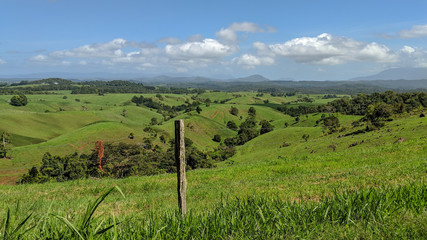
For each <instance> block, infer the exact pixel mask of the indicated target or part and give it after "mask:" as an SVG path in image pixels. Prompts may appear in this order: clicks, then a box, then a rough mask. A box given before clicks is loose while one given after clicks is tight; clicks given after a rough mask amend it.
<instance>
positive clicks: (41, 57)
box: [30, 54, 47, 62]
mask: <svg viewBox="0 0 427 240" xmlns="http://www.w3.org/2000/svg"><path fill="white" fill-rule="evenodd" d="M30 60H31V61H35V62H45V61H47V56H46V55H43V54H39V55H37V56H34V57H32V58H30Z"/></svg>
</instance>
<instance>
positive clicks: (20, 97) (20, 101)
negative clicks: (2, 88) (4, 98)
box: [10, 94, 28, 107]
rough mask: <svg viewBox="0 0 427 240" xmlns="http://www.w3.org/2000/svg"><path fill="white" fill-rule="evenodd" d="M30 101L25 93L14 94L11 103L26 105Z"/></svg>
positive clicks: (13, 104)
mask: <svg viewBox="0 0 427 240" xmlns="http://www.w3.org/2000/svg"><path fill="white" fill-rule="evenodd" d="M27 103H28V99H27V97H26V96H25V95H24V94H21V95H18V96H13V97H12V98H11V99H10V105H12V106H18V107H19V106H25V105H27Z"/></svg>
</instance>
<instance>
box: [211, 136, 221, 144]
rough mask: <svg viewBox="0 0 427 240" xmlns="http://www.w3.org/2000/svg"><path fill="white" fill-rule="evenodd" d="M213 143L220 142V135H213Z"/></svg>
mask: <svg viewBox="0 0 427 240" xmlns="http://www.w3.org/2000/svg"><path fill="white" fill-rule="evenodd" d="M212 140H213V141H214V142H221V135H219V134H215V135H214V136H213V138H212Z"/></svg>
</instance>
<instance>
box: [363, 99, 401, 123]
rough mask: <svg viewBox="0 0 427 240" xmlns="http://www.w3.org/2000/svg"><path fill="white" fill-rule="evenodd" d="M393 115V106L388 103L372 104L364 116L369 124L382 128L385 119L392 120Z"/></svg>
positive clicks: (364, 119)
mask: <svg viewBox="0 0 427 240" xmlns="http://www.w3.org/2000/svg"><path fill="white" fill-rule="evenodd" d="M392 115H393V107H392V106H391V105H389V104H387V103H377V104H371V105H369V106H368V108H367V109H366V114H365V116H364V117H363V118H362V121H365V122H367V123H368V128H369V125H373V127H374V128H380V127H382V126H384V121H390V120H391V116H392Z"/></svg>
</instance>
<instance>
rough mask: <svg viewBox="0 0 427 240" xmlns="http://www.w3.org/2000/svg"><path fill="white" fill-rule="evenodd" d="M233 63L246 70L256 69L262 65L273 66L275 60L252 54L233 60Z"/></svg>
mask: <svg viewBox="0 0 427 240" xmlns="http://www.w3.org/2000/svg"><path fill="white" fill-rule="evenodd" d="M232 62H233V63H235V64H238V65H241V66H243V67H245V68H255V67H257V66H261V65H272V64H274V58H271V57H259V56H254V55H251V54H243V55H242V56H240V57H236V58H233V60H232Z"/></svg>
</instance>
